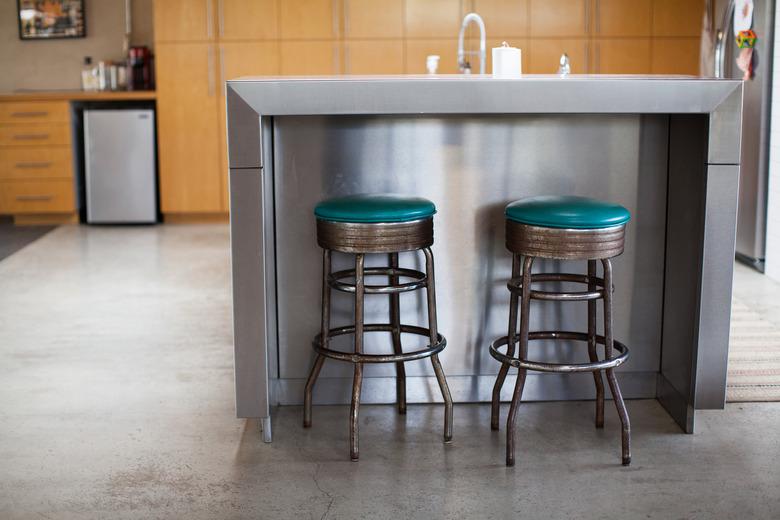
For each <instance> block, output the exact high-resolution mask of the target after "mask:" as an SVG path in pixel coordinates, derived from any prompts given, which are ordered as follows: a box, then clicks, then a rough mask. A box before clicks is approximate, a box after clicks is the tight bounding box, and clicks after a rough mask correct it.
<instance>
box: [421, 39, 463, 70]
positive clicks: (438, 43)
mask: <svg viewBox="0 0 780 520" xmlns="http://www.w3.org/2000/svg"><path fill="white" fill-rule="evenodd" d="M431 54H437V55H439V56H440V59H439V71H438V72H439V74H456V73H457V72H458V39H457V38H454V39H448V40H439V39H437V40H406V73H407V74H425V73H426V72H427V69H426V68H425V60H426V58H427V56H428V55H431ZM475 66H476V65H475Z"/></svg>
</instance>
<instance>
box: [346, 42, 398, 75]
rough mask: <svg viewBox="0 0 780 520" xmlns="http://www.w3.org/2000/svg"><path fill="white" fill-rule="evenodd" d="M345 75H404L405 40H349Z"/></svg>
mask: <svg viewBox="0 0 780 520" xmlns="http://www.w3.org/2000/svg"><path fill="white" fill-rule="evenodd" d="M344 73H346V74H403V73H404V42H403V40H400V39H398V40H349V41H347V42H345V43H344Z"/></svg>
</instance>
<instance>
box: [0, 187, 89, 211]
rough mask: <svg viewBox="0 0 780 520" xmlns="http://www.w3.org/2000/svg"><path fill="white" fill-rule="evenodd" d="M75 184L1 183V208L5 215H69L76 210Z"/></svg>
mask: <svg viewBox="0 0 780 520" xmlns="http://www.w3.org/2000/svg"><path fill="white" fill-rule="evenodd" d="M73 199H74V195H73V182H72V181H70V180H65V179H63V180H50V181H0V208H2V210H3V212H5V213H14V214H23V213H68V212H71V211H74V210H75V205H74V203H73Z"/></svg>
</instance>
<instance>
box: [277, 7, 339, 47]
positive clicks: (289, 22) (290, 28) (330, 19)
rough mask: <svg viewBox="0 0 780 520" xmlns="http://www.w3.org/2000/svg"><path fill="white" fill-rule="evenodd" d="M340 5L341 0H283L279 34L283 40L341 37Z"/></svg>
mask: <svg viewBox="0 0 780 520" xmlns="http://www.w3.org/2000/svg"><path fill="white" fill-rule="evenodd" d="M339 6H340V2H339V0H282V1H281V2H280V9H281V11H280V15H279V21H280V26H279V36H280V37H281V39H283V40H317V39H321V40H328V39H333V38H339V36H340V31H341V28H340V23H339V20H340V13H339Z"/></svg>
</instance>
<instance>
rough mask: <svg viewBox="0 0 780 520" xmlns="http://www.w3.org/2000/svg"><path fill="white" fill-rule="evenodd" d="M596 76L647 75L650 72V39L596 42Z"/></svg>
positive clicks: (594, 68)
mask: <svg viewBox="0 0 780 520" xmlns="http://www.w3.org/2000/svg"><path fill="white" fill-rule="evenodd" d="M593 54H594V66H593V71H594V72H595V73H596V74H647V73H648V72H649V71H650V39H649V38H631V39H617V40H595V41H594V49H593Z"/></svg>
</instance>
